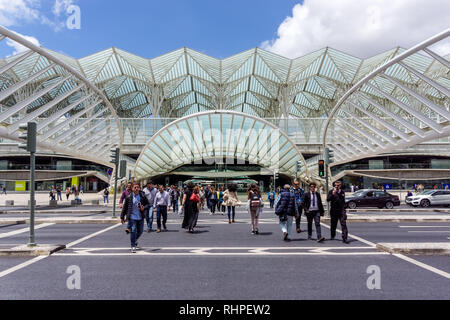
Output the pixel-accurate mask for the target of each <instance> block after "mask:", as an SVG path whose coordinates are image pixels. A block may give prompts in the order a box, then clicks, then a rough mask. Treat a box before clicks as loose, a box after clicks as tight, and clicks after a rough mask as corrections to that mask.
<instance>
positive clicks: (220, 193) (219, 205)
mask: <svg viewBox="0 0 450 320" xmlns="http://www.w3.org/2000/svg"><path fill="white" fill-rule="evenodd" d="M217 193H218V199H217V211H219V212H220V211H222V213H221V214H225V206H224V205H223V187H220V188H219V191H217Z"/></svg>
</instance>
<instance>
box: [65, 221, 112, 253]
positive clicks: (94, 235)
mask: <svg viewBox="0 0 450 320" xmlns="http://www.w3.org/2000/svg"><path fill="white" fill-rule="evenodd" d="M120 225H121V224H120V223H118V224H115V225H112V226H110V227H108V228H106V229H103V230H100V231H97V232H94V233H92V234H90V235H87V236H86V237H83V238H81V239H78V240H75V241H73V242H71V243H69V244H68V245H66V248H70V247H73V246H75V245H77V244H79V243H81V242H83V241H86V240H88V239H90V238H93V237H96V236H98V235H99V234H102V233H104V232H107V231H109V230H112V229H114V228H117V227H118V226H120Z"/></svg>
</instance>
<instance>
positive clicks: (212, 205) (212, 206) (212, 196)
mask: <svg viewBox="0 0 450 320" xmlns="http://www.w3.org/2000/svg"><path fill="white" fill-rule="evenodd" d="M209 191H210V192H209V198H208V205H209V210H211V212H210V213H209V215H210V216H211V215H213V214H214V213H215V212H216V205H217V193H216V192H215V191H214V187H213V186H211V188H210V189H209Z"/></svg>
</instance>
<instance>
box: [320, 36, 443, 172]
mask: <svg viewBox="0 0 450 320" xmlns="http://www.w3.org/2000/svg"><path fill="white" fill-rule="evenodd" d="M449 36H450V29H447V30H445V31H443V32H441V33H439V34H437V35H435V36H433V37H431V38H429V39H427V40H425V41H423V42H421V43H420V44H418V45H416V46H414V47H412V48H411V49H409V50H406V51H404V52H402V53H401V54H400V55H398V56H396V57H395V58H393V59H391V60H389V61H388V62H386V63H384V64H383V65H382V66H380V67H378V68H376V69H375V70H374V71H373V72H371V73H370V74H368V75H367V76H365V77H364V78H362V79H361V80H360V81H359V82H358V83H357V84H355V85H354V86H353V87H352V88H351V89H350V90H349V91H347V92H346V93H345V94H344V95H343V96H342V98H340V99H339V101H338V103H337V104H336V106H335V107H334V108H333V110H332V111H331V113H330V116H329V118H328V120H327V123H326V125H325V129H324V134H323V142H322V143H323V146H324V147H329V148H331V149H333V150H334V152H335V158H336V162H334V163H333V164H332V165H337V164H341V163H345V162H349V161H353V160H358V159H361V158H366V157H369V156H373V155H380V154H383V153H388V152H392V151H395V150H399V149H404V148H406V147H409V146H412V145H415V144H419V143H421V142H425V141H429V140H433V139H437V138H441V137H445V136H449V135H450V101H449V98H450V62H449V59H448V56H446V57H442V56H440V55H438V54H437V53H435V52H433V50H431V49H430V47H431V46H432V45H435V44H437V43H439V42H440V41H443V40H445V39H447V38H448V37H449Z"/></svg>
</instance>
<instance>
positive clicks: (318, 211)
mask: <svg viewBox="0 0 450 320" xmlns="http://www.w3.org/2000/svg"><path fill="white" fill-rule="evenodd" d="M303 209H304V210H305V215H306V219H307V220H308V240H310V239H311V236H312V221H313V220H314V224H315V225H316V234H317V242H323V240H325V238H324V237H322V231H321V228H320V217H321V216H323V215H324V213H325V210H324V209H323V204H322V199H321V197H320V193H319V192H317V191H316V184H315V183H314V182H312V183H310V184H309V192H305V196H304V199H303Z"/></svg>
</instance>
